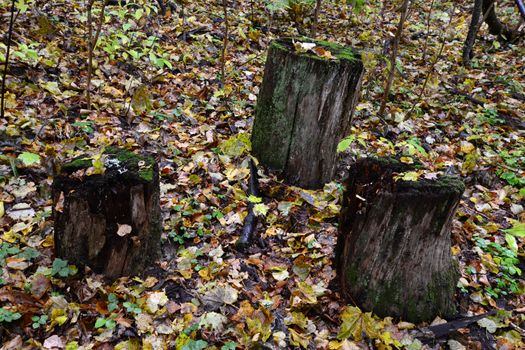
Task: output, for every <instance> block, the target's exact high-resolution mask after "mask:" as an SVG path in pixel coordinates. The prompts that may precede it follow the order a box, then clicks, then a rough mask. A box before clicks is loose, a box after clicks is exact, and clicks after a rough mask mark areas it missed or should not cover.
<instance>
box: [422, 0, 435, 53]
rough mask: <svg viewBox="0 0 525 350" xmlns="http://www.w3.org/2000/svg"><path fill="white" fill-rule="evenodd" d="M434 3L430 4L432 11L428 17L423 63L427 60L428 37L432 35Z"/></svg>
mask: <svg viewBox="0 0 525 350" xmlns="http://www.w3.org/2000/svg"><path fill="white" fill-rule="evenodd" d="M434 1H435V0H432V2H431V3H430V10H429V11H428V16H427V35H426V37H425V46H423V54H422V55H421V57H422V58H423V61H425V60H426V59H427V48H428V36H429V35H430V20H431V19H432V10H434Z"/></svg>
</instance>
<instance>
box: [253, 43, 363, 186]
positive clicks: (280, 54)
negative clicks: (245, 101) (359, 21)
mask: <svg viewBox="0 0 525 350" xmlns="http://www.w3.org/2000/svg"><path fill="white" fill-rule="evenodd" d="M303 41H304V40H303ZM295 42H296V43H299V42H300V40H297V39H296V41H295ZM308 42H311V43H316V45H317V46H316V47H318V48H321V49H322V50H326V51H328V52H330V53H331V55H332V56H333V57H334V58H335V59H327V58H322V57H319V56H318V55H316V54H315V53H314V52H312V51H307V52H300V53H299V52H297V51H296V50H295V49H294V45H293V43H292V39H289V38H286V39H279V40H276V41H273V42H272V43H271V44H270V49H269V51H268V59H267V61H266V67H265V71H264V80H263V83H262V87H261V91H260V93H259V99H258V101H257V107H256V110H255V122H254V126H253V135H252V145H253V153H254V155H255V156H256V157H257V158H258V159H259V160H260V161H261V163H262V164H263V165H265V166H267V167H269V168H271V169H273V170H276V171H277V172H279V174H280V175H281V177H282V178H284V179H285V181H286V182H288V183H289V184H293V185H297V186H302V187H306V188H318V187H321V186H322V185H323V184H324V183H326V182H328V181H331V180H332V179H333V176H334V173H335V168H336V159H337V154H336V149H337V144H338V142H339V141H340V139H341V138H342V137H343V136H346V134H347V133H348V131H349V127H350V122H351V119H352V114H353V111H354V108H355V105H356V103H357V99H358V95H359V89H360V86H361V77H362V74H363V64H362V62H361V58H360V55H359V54H358V53H356V52H354V51H353V50H352V49H349V48H344V47H342V46H340V45H337V44H333V43H328V42H316V41H313V40H312V41H308ZM320 52H322V51H320Z"/></svg>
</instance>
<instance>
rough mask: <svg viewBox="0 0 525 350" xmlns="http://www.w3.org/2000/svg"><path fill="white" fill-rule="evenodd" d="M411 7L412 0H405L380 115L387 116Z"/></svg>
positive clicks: (391, 54)
mask: <svg viewBox="0 0 525 350" xmlns="http://www.w3.org/2000/svg"><path fill="white" fill-rule="evenodd" d="M409 7H410V0H404V1H403V5H402V6H401V17H400V18H399V23H398V25H397V30H396V36H395V38H394V44H393V46H392V50H391V51H390V69H389V71H388V79H387V82H386V85H385V91H384V93H383V100H382V101H381V107H380V108H379V115H381V116H382V115H384V114H385V109H386V103H387V102H388V96H389V95H390V89H391V88H392V83H393V82H394V75H395V72H396V59H397V52H398V50H399V42H400V41H401V35H402V34H403V27H404V25H405V20H406V19H407V14H408V9H409Z"/></svg>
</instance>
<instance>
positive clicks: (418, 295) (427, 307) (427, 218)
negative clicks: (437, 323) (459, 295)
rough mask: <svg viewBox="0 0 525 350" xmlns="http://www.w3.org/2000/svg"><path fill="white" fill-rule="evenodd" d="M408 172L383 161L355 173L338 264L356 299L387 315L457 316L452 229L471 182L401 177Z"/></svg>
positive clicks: (416, 318) (364, 163)
mask: <svg viewBox="0 0 525 350" xmlns="http://www.w3.org/2000/svg"><path fill="white" fill-rule="evenodd" d="M407 170H409V169H407V166H406V165H405V164H402V163H399V162H397V161H395V160H393V159H375V158H368V159H364V160H361V161H358V162H357V163H356V164H355V165H354V166H353V167H352V168H351V171H350V178H349V181H348V184H347V190H346V193H345V194H344V197H343V204H342V211H341V217H340V222H339V238H338V242H337V248H336V264H337V269H338V275H339V279H340V284H341V290H342V293H343V295H344V296H345V297H346V298H347V300H348V301H350V302H352V303H356V304H357V305H358V306H360V307H362V308H363V309H365V310H369V311H373V312H375V313H376V314H378V315H380V316H383V317H384V316H393V317H400V318H402V319H404V320H407V321H411V322H420V321H430V320H432V319H433V318H434V317H435V316H437V315H439V316H442V317H448V316H451V315H453V314H454V313H455V306H454V291H455V287H456V283H457V281H458V279H459V271H458V267H457V262H456V261H454V259H453V258H452V254H451V239H450V229H451V222H452V218H453V217H454V213H455V210H456V207H457V206H458V203H459V200H460V198H461V195H462V193H463V190H464V185H463V183H462V182H461V181H460V180H459V179H458V178H453V177H448V176H443V177H440V178H438V179H436V180H424V179H423V180H418V181H402V180H398V181H396V180H395V179H394V177H395V174H396V173H400V172H404V171H407Z"/></svg>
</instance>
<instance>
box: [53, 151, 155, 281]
mask: <svg viewBox="0 0 525 350" xmlns="http://www.w3.org/2000/svg"><path fill="white" fill-rule="evenodd" d="M93 164H96V166H95V167H93ZM104 168H105V169H104ZM93 172H95V173H96V172H99V173H100V172H103V173H102V174H92V175H89V174H90V173H93ZM88 175H89V176H88ZM53 202H54V203H53V204H54V205H53V216H54V220H55V252H56V256H57V257H60V258H62V259H65V260H68V261H70V262H73V263H80V264H85V265H88V266H90V267H91V268H92V269H93V270H94V271H95V272H97V273H102V274H104V275H106V276H108V277H111V278H114V277H119V276H124V275H127V276H131V275H138V274H140V273H141V272H142V271H143V270H144V268H145V267H146V266H148V264H151V263H152V262H153V261H154V259H155V258H156V256H157V254H158V251H159V243H160V233H161V222H160V205H159V175H158V166H157V164H156V162H155V159H154V158H152V157H149V156H139V155H136V154H134V153H132V152H129V151H125V150H118V149H116V148H110V149H108V150H107V151H106V152H105V153H104V154H103V155H102V158H101V159H99V160H98V161H97V160H96V158H90V157H79V158H77V159H75V160H73V161H71V162H69V163H67V164H65V165H64V166H63V167H62V170H61V173H60V175H58V176H57V177H56V178H55V179H54V181H53Z"/></svg>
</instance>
